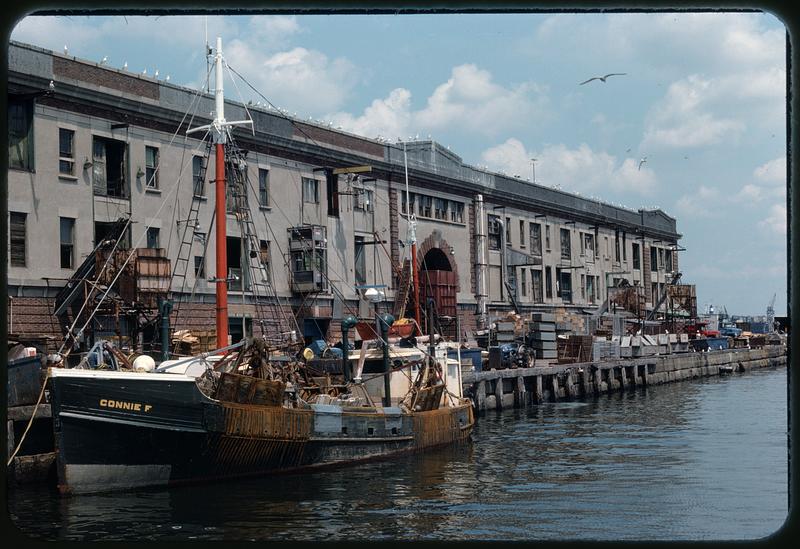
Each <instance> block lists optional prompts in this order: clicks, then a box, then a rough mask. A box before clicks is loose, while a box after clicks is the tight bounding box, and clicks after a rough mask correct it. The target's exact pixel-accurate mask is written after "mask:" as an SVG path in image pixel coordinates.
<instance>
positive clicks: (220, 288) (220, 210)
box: [214, 143, 228, 349]
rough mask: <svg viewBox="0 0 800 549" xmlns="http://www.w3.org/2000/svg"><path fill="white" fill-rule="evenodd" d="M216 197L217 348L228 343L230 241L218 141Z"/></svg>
mask: <svg viewBox="0 0 800 549" xmlns="http://www.w3.org/2000/svg"><path fill="white" fill-rule="evenodd" d="M216 172H217V177H216V180H215V181H214V183H215V185H216V191H215V199H216V205H215V208H216V212H215V214H214V215H215V216H216V218H217V228H216V243H217V280H216V282H217V348H218V349H219V348H221V347H225V346H227V345H228V246H227V244H228V241H227V227H226V225H227V223H226V221H227V220H226V218H225V215H226V210H227V208H226V207H225V145H224V144H223V143H217V161H216Z"/></svg>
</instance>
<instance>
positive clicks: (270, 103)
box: [226, 63, 324, 148]
mask: <svg viewBox="0 0 800 549" xmlns="http://www.w3.org/2000/svg"><path fill="white" fill-rule="evenodd" d="M226 65H227V63H226ZM228 69H229V70H231V71H232V72H233V73H234V74H235V75H236V76H238V77H239V78H241V79H242V81H243V82H244V83H245V84H247V86H248V87H249V88H250V89H251V90H253V91H254V92H256V93H257V94H258V96H259V97H261V99H263V100H264V101H266V102H267V103H268V104H269V105H270V106H271V107H272V108H273V109H275V111H277V112H278V116H280V117H281V118H284V119H285V120H288V121H289V123H291V124H292V126H294V127H295V128H297V130H298V131H299V132H300V133H302V134H303V135H305V136H306V137H307V138H308V139H309V140H310V141H311V142H312V143H314V144H315V145H316V146H317V147H320V148H324V147H323V146H322V145H320V144H319V143H317V141H316V140H314V138H313V137H311V136H310V135H308V134H307V133H306V132H305V130H303V128H301V127H300V126H298V125H297V124H296V123H295V121H294V120H293V119H292V118H290V117H289V116H286V115H284V114H283V112H281V110H280V109H279V108H278V107H276V106H275V105H273V104H272V101H270V100H269V99H267V98H266V97H265V96H264V94H263V93H261V92H260V91H258V90H257V89H256V88H255V87H254V86H253V85H252V84H251V83H250V82H248V80H247V78H245V77H244V76H242V75H241V74H239V73H238V72H237V71H236V70H235V69H234V68H233V67H231V66H230V65H228ZM253 130H254V131H255V128H253Z"/></svg>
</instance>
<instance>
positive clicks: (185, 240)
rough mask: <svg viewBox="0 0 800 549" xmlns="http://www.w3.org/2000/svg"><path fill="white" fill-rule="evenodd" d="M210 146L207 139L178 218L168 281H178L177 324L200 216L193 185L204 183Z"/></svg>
mask: <svg viewBox="0 0 800 549" xmlns="http://www.w3.org/2000/svg"><path fill="white" fill-rule="evenodd" d="M211 147H212V142H211V140H210V139H209V140H208V141H207V142H206V152H205V155H203V157H202V158H203V161H202V164H201V165H200V173H199V174H197V177H196V178H195V177H192V202H191V206H190V207H189V214H188V216H187V218H186V219H185V220H183V219H182V220H178V225H179V227H178V230H179V231H180V233H181V244H180V247H179V248H178V256H177V258H176V259H175V264H174V265H173V268H172V278H171V283H170V288H175V287H176V281H179V284H180V289H178V290H177V296H178V297H179V299H175V297H176V296H175V294H174V293H173V301H174V302H175V324H177V317H178V312H179V310H180V303H181V302H182V301H187V300H188V298H187V297H186V296H185V294H184V290H185V289H186V273H187V271H188V270H189V263H190V262H191V259H192V244H193V242H194V237H195V232H196V227H197V225H198V221H199V217H200V215H199V214H200V203H201V201H200V200H199V198H198V195H197V194H196V193H195V187H194V186H195V185H197V182H198V181H200V184H201V185H205V181H206V172H207V171H208V160H209V158H210V155H211ZM181 224H183V227H180V225H181ZM206 239H208V235H206Z"/></svg>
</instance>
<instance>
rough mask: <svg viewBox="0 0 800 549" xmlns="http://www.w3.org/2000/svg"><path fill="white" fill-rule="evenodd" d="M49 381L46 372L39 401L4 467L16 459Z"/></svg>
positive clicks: (48, 374) (48, 375)
mask: <svg viewBox="0 0 800 549" xmlns="http://www.w3.org/2000/svg"><path fill="white" fill-rule="evenodd" d="M48 379H50V373H49V372H48V373H47V374H46V375H45V378H44V381H43V382H42V390H41V391H40V392H39V399H38V400H37V401H36V406H34V407H33V412H32V413H31V418H30V419H29V420H28V425H27V426H26V427H25V432H24V433H22V438H20V439H19V444H17V447H16V448H15V449H14V452H13V453H12V454H11V457H9V458H8V463H6V467H8V466H9V465H11V462H12V461H14V457H16V455H17V452H19V449H20V448H22V443H23V442H25V437H26V436H27V435H28V431H30V428H31V425H33V418H34V417H36V411H37V410H38V409H39V405H40V404H41V403H42V397H43V396H44V389H45V387H47V380H48Z"/></svg>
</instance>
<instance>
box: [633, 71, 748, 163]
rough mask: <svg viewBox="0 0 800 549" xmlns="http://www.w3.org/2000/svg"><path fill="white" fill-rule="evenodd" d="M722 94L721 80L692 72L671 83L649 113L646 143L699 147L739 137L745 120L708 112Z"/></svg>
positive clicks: (645, 145)
mask: <svg viewBox="0 0 800 549" xmlns="http://www.w3.org/2000/svg"><path fill="white" fill-rule="evenodd" d="M719 95H720V85H719V82H718V81H715V80H708V79H704V78H702V77H700V76H698V75H691V76H689V77H688V78H685V79H683V80H680V81H678V82H675V83H673V84H672V85H670V87H669V90H668V91H667V94H666V96H665V97H664V99H663V100H662V101H661V102H660V103H658V104H657V105H656V106H655V107H654V108H653V109H652V110H651V112H650V113H649V114H648V117H647V122H646V128H645V135H644V140H643V142H642V145H641V146H642V147H643V148H645V149H647V148H652V147H654V146H655V147H658V146H665V147H698V146H705V145H713V144H717V143H720V142H722V141H723V140H727V139H730V138H735V137H737V136H738V135H740V134H741V133H742V132H744V130H745V127H746V126H745V123H744V122H742V121H741V120H737V119H735V118H730V117H725V116H719V115H714V114H712V113H711V112H708V110H709V109H713V108H714V106H715V100H716V99H717V98H718V97H719Z"/></svg>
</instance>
